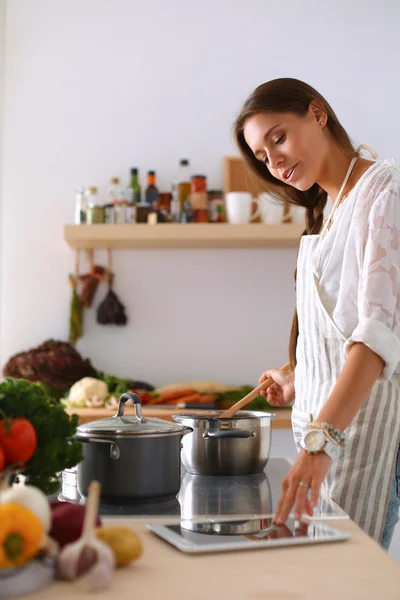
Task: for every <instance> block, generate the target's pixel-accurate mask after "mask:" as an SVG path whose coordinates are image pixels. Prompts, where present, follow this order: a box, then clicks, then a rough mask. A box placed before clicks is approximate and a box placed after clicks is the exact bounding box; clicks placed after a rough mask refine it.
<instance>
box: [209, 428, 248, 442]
mask: <svg viewBox="0 0 400 600" xmlns="http://www.w3.org/2000/svg"><path fill="white" fill-rule="evenodd" d="M256 435H257V434H256V432H255V431H246V430H244V429H237V430H234V429H233V430H231V431H205V432H204V433H203V438H204V439H205V440H208V439H209V438H214V439H216V440H219V439H223V438H250V437H251V438H255V437H256Z"/></svg>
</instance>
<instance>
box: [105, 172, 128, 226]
mask: <svg viewBox="0 0 400 600" xmlns="http://www.w3.org/2000/svg"><path fill="white" fill-rule="evenodd" d="M108 197H109V202H110V204H112V205H113V206H114V223H125V220H126V219H125V217H126V215H125V213H126V202H124V200H123V194H122V187H121V184H120V181H119V179H118V177H111V179H110V187H109V188H108Z"/></svg>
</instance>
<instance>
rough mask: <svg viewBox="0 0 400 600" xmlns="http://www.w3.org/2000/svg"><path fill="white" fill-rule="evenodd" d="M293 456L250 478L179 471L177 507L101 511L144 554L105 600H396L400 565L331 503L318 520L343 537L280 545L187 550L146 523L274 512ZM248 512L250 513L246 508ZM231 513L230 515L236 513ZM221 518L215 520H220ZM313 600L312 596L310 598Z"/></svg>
mask: <svg viewBox="0 0 400 600" xmlns="http://www.w3.org/2000/svg"><path fill="white" fill-rule="evenodd" d="M290 465H291V461H290V460H289V459H286V458H284V457H272V458H270V460H269V461H268V464H267V466H266V469H265V471H264V472H262V473H259V474H256V475H249V476H238V477H236V476H234V477H202V476H193V475H190V474H188V473H185V472H184V473H183V476H182V486H181V490H180V492H179V494H178V502H177V505H178V508H177V510H176V507H175V508H174V509H173V510H172V512H171V511H170V512H168V510H166V509H167V505H166V504H165V503H160V504H159V506H158V511H156V512H154V510H152V509H151V508H150V509H149V507H147V509H146V508H145V509H144V508H143V506H142V507H139V506H136V507H135V509H134V510H130V508H129V507H125V509H126V508H128V510H127V511H126V510H122V511H121V507H118V506H117V507H110V508H109V510H108V511H104V510H103V511H101V514H102V520H103V523H104V524H118V525H121V526H128V527H131V528H132V529H134V530H135V531H136V532H137V533H138V534H139V535H140V536H141V539H142V542H143V546H144V554H143V556H142V557H141V558H140V559H139V560H138V561H137V562H136V563H134V564H132V565H130V566H129V567H126V568H124V569H120V570H118V571H117V573H116V577H115V580H114V582H113V584H112V586H111V587H110V588H109V589H107V590H104V591H103V592H101V594H99V598H102V599H103V600H114V599H115V598H118V600H132V598H133V597H134V598H135V600H136V599H138V600H142V599H143V600H147V599H149V600H159V599H161V598H162V599H166V600H169V599H171V600H181V599H182V600H183V599H185V600H187V599H188V598H190V599H194V600H197V599H199V600H200V599H201V600H204V598H205V597H207V596H209V595H210V596H212V597H217V598H220V599H221V600H225V599H229V600H246V599H249V600H256V599H260V600H261V599H265V600H302V599H304V600H306V599H307V600H308V599H309V598H310V594H311V592H312V590H313V589H314V590H315V598H323V599H324V600H337V599H338V598H342V599H343V600H376V598H382V599H384V600H398V598H399V592H398V578H399V574H400V570H399V564H398V563H397V562H396V561H395V560H394V559H393V558H392V557H390V556H388V555H387V553H386V552H384V551H383V550H382V549H381V548H380V547H379V546H378V545H377V544H376V543H375V542H373V541H372V540H371V539H370V538H369V537H368V536H367V535H366V534H364V533H363V532H362V531H361V530H360V529H359V528H358V527H357V526H356V525H355V524H354V523H353V522H352V521H351V520H350V519H349V518H348V517H347V515H345V514H344V513H343V512H342V511H341V510H340V509H338V507H336V505H334V504H332V503H326V502H325V503H324V501H322V502H321V503H320V507H319V512H318V513H317V518H316V520H318V521H320V522H321V521H322V522H323V523H326V524H328V525H330V526H331V527H332V526H333V527H335V528H337V529H340V530H343V531H346V532H348V533H349V534H350V535H351V538H350V539H349V540H346V541H340V542H334V543H322V544H318V545H309V546H306V545H302V546H297V547H296V546H292V547H281V548H268V549H257V550H244V551H235V552H223V553H213V554H204V555H186V554H184V553H182V552H180V551H179V550H177V549H176V548H174V547H173V546H171V545H169V544H168V543H167V542H165V541H163V540H162V539H160V538H159V537H157V536H156V535H155V534H153V533H151V532H150V531H149V530H148V529H147V527H146V524H147V523H153V524H154V523H164V524H166V523H169V524H171V523H176V524H179V523H181V520H183V519H192V520H193V522H200V523H204V522H212V521H215V520H216V519H215V517H220V519H219V521H221V522H222V521H223V520H225V522H226V521H231V522H232V521H235V520H238V519H239V518H241V520H240V522H241V523H243V522H244V519H245V518H246V517H253V518H254V517H255V515H256V514H257V515H267V514H270V515H271V513H273V512H274V510H275V507H276V502H277V499H278V496H279V490H280V485H281V481H282V477H283V476H284V475H285V474H286V473H287V471H288V469H289V468H290ZM246 512H247V513H248V514H247V515H246V514H245V513H246ZM234 517H235V518H234ZM217 521H218V519H217ZM55 596H56V597H57V599H58V600H69V599H70V598H73V599H74V600H89V598H93V597H94V596H93V594H90V593H88V592H86V593H85V592H84V591H82V590H81V589H79V584H77V583H65V582H59V581H57V582H55V583H53V584H52V585H50V586H48V587H47V588H45V589H43V590H41V591H40V592H38V593H36V594H33V595H30V596H27V597H26V598H27V599H29V598H32V599H36V598H37V599H38V600H39V599H40V600H50V599H51V600H53V598H54V597H55ZM312 597H313V598H314V596H312Z"/></svg>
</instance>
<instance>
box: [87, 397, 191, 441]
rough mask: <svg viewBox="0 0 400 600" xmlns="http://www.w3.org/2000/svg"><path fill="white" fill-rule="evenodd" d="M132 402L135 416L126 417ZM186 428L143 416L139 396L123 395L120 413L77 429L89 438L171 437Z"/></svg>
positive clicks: (119, 404)
mask: <svg viewBox="0 0 400 600" xmlns="http://www.w3.org/2000/svg"><path fill="white" fill-rule="evenodd" d="M128 400H131V401H132V402H133V403H134V406H135V412H136V415H135V416H124V406H125V402H127V401H128ZM185 429H186V427H185V426H184V425H180V424H179V423H175V422H170V421H164V419H157V418H147V417H143V416H142V411H141V402H140V398H139V396H137V394H132V393H126V394H122V396H121V398H120V399H119V403H118V412H117V414H116V415H114V416H113V417H108V418H106V419H98V420H96V421H90V423H84V424H82V425H79V427H77V433H78V434H80V435H82V436H85V437H88V436H90V435H96V436H99V435H100V436H103V435H117V434H118V435H126V436H133V435H143V436H146V435H170V434H177V433H181V432H182V431H184V430H185Z"/></svg>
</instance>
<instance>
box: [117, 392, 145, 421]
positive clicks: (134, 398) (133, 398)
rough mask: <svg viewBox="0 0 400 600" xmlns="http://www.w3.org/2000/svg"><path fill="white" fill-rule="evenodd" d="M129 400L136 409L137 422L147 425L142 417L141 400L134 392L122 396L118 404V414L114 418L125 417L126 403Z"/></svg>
mask: <svg viewBox="0 0 400 600" xmlns="http://www.w3.org/2000/svg"><path fill="white" fill-rule="evenodd" d="M128 400H131V402H132V403H133V406H134V407H135V415H136V418H137V420H138V421H140V422H141V423H145V422H146V419H145V418H144V417H143V415H142V403H141V401H140V398H139V396H138V395H137V394H133V393H132V392H126V393H125V394H122V396H120V399H119V402H118V412H117V414H116V415H114V416H115V417H123V416H124V406H125V402H128Z"/></svg>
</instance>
